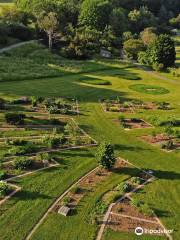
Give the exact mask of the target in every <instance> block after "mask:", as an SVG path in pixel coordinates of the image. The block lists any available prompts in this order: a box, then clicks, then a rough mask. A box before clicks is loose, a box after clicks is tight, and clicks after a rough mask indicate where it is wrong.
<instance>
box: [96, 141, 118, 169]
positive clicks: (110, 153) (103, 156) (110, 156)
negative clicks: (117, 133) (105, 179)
mask: <svg viewBox="0 0 180 240" xmlns="http://www.w3.org/2000/svg"><path fill="white" fill-rule="evenodd" d="M96 157H97V160H98V162H99V164H100V165H101V166H102V167H104V168H106V169H108V170H110V169H111V168H112V167H113V166H114V164H115V162H116V158H115V156H114V149H113V146H112V145H111V144H107V143H105V142H103V143H101V144H100V146H99V148H98V150H97V154H96Z"/></svg>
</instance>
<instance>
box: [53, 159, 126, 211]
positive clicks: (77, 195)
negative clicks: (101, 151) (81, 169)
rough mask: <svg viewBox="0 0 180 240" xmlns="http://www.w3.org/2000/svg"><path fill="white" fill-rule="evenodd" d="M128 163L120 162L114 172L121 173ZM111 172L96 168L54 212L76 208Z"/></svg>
mask: <svg viewBox="0 0 180 240" xmlns="http://www.w3.org/2000/svg"><path fill="white" fill-rule="evenodd" d="M125 166H126V163H124V162H123V161H120V160H118V161H117V162H116V165H115V167H114V169H113V171H120V169H121V168H124V167H125ZM111 173H112V172H111V171H107V170H106V169H104V168H101V167H99V168H96V169H95V170H94V171H93V172H91V173H90V174H89V175H88V176H87V177H85V178H84V179H83V180H81V181H80V182H78V184H77V186H76V187H74V188H73V189H71V190H70V191H69V192H68V193H67V194H66V196H65V197H64V198H63V199H62V200H61V201H60V202H59V203H57V205H56V206H55V207H54V209H53V211H55V212H58V210H59V208H60V207H62V206H68V207H69V208H71V209H72V210H74V209H75V208H76V206H77V205H78V203H79V202H80V200H81V199H82V198H83V197H84V196H85V195H86V194H88V193H89V192H92V191H93V189H94V188H95V187H96V186H97V184H99V183H100V182H102V181H104V180H105V179H106V178H107V177H108V176H110V175H111Z"/></svg>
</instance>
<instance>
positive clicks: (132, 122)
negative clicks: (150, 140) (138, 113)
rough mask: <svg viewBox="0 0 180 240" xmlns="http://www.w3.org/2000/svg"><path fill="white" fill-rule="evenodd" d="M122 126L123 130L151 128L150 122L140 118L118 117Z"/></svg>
mask: <svg viewBox="0 0 180 240" xmlns="http://www.w3.org/2000/svg"><path fill="white" fill-rule="evenodd" d="M119 121H120V123H121V125H122V127H123V128H124V129H125V130H130V129H139V128H152V125H151V124H150V123H147V122H145V120H143V119H140V118H119Z"/></svg>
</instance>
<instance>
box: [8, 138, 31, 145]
mask: <svg viewBox="0 0 180 240" xmlns="http://www.w3.org/2000/svg"><path fill="white" fill-rule="evenodd" d="M6 143H7V144H8V145H14V146H24V145H26V144H27V143H28V142H27V141H26V140H22V139H15V140H9V139H7V141H6Z"/></svg>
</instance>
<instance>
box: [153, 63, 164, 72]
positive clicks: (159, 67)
mask: <svg viewBox="0 0 180 240" xmlns="http://www.w3.org/2000/svg"><path fill="white" fill-rule="evenodd" d="M152 68H153V69H154V70H155V71H157V72H162V71H163V70H164V64H163V63H153V65H152Z"/></svg>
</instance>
